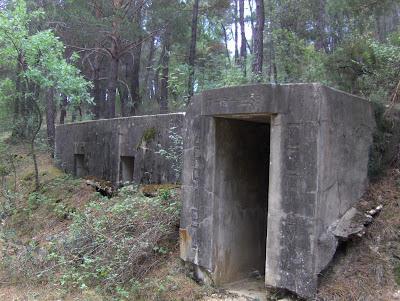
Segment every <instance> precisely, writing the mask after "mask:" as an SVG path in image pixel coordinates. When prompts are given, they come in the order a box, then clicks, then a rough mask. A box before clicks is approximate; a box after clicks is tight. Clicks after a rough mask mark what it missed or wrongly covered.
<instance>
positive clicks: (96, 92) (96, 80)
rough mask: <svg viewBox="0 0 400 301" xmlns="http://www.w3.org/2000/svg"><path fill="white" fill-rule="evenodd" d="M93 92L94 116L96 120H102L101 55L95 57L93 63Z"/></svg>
mask: <svg viewBox="0 0 400 301" xmlns="http://www.w3.org/2000/svg"><path fill="white" fill-rule="evenodd" d="M93 68H94V70H93V90H92V95H93V99H94V105H93V111H92V112H93V115H94V118H95V119H99V118H100V112H101V109H100V106H101V101H102V99H101V91H100V89H101V86H100V85H101V81H100V68H101V67H100V61H99V54H96V55H95V58H94V63H93Z"/></svg>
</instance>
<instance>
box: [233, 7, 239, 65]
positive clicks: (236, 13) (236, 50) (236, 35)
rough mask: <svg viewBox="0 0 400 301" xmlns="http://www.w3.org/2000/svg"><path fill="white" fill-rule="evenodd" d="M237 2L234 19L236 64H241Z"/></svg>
mask: <svg viewBox="0 0 400 301" xmlns="http://www.w3.org/2000/svg"><path fill="white" fill-rule="evenodd" d="M234 1H235V12H234V18H235V62H236V64H239V47H238V44H239V34H238V31H239V30H238V0H234Z"/></svg>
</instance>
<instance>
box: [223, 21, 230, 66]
mask: <svg viewBox="0 0 400 301" xmlns="http://www.w3.org/2000/svg"><path fill="white" fill-rule="evenodd" d="M221 27H222V32H223V33H224V43H225V54H226V58H227V59H228V62H229V64H230V63H231V57H230V55H229V48H228V34H227V33H226V28H225V25H224V23H221Z"/></svg>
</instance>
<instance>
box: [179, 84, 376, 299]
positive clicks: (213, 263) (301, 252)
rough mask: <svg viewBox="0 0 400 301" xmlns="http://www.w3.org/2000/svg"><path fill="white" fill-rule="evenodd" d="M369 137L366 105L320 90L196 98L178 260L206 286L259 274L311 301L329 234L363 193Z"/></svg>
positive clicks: (187, 143) (238, 91)
mask: <svg viewBox="0 0 400 301" xmlns="http://www.w3.org/2000/svg"><path fill="white" fill-rule="evenodd" d="M373 129H374V117H373V111H372V107H371V106H370V104H369V103H368V101H366V100H364V99H361V98H358V97H355V96H352V95H349V94H347V93H344V92H340V91H337V90H334V89H331V88H328V87H325V86H323V85H319V84H292V85H261V84H260V85H250V86H241V87H232V88H224V89H218V90H211V91H205V92H203V93H202V94H200V95H197V96H195V97H194V98H193V100H192V102H191V105H190V107H189V108H188V110H187V112H186V117H185V123H184V170H183V186H182V195H183V212H182V216H181V228H180V249H181V258H182V259H183V260H184V261H186V262H187V263H189V264H191V265H192V266H193V267H194V270H195V275H196V277H197V278H198V279H200V280H203V281H206V282H212V283H214V284H215V285H222V284H226V283H229V282H234V281H237V280H241V279H245V278H249V277H251V276H252V274H254V272H257V273H259V274H261V275H262V274H264V271H265V278H264V277H263V279H264V284H265V286H271V287H275V288H282V289H287V290H290V291H292V292H294V293H296V294H298V295H299V296H301V297H311V296H313V295H314V293H315V292H316V289H317V283H318V276H319V274H320V272H321V271H322V270H323V269H324V268H325V267H326V266H327V264H328V263H329V262H330V260H331V259H332V257H333V255H334V253H335V251H336V247H337V244H338V238H337V237H336V236H335V234H334V231H332V226H333V225H334V224H335V223H336V222H337V221H338V220H339V219H340V218H341V217H342V216H344V215H345V213H346V212H347V211H348V210H349V209H350V208H351V207H352V205H354V204H355V203H356V202H357V201H358V200H359V199H360V197H361V196H362V194H363V193H364V190H365V188H366V185H367V171H368V156H369V149H370V146H371V144H372V132H373ZM269 132H270V135H269V134H268V133H269ZM268 154H269V155H268Z"/></svg>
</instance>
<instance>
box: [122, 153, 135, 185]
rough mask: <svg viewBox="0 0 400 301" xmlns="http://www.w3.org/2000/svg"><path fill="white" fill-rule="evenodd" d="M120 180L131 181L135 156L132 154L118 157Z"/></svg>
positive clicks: (123, 181)
mask: <svg viewBox="0 0 400 301" xmlns="http://www.w3.org/2000/svg"><path fill="white" fill-rule="evenodd" d="M120 162H121V163H120V169H119V171H120V177H119V178H120V182H121V184H123V183H126V182H129V183H131V182H133V173H134V171H135V157H133V156H121V158H120Z"/></svg>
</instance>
